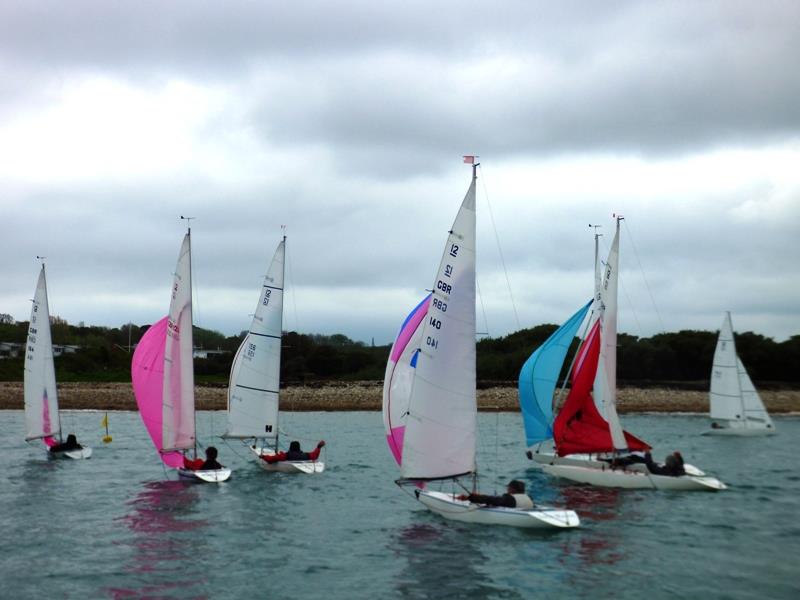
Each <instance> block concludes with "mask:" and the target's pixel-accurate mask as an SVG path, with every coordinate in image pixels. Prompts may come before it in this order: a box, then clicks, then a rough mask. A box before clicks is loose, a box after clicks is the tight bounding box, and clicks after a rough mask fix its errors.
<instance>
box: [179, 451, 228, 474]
mask: <svg viewBox="0 0 800 600" xmlns="http://www.w3.org/2000/svg"><path fill="white" fill-rule="evenodd" d="M183 466H184V467H185V468H186V469H191V470H192V471H216V470H218V469H224V468H225V467H224V466H222V465H221V464H219V463H218V462H217V449H216V448H215V447H214V446H209V447H208V448H206V459H205V460H203V459H202V458H196V459H194V460H192V459H189V458H186V457H184V459H183Z"/></svg>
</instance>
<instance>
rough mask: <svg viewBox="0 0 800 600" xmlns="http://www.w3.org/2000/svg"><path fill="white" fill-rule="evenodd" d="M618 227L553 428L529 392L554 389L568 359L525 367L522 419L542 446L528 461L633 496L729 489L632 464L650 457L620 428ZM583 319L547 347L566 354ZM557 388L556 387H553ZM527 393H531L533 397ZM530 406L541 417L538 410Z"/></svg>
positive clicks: (701, 476) (697, 476) (699, 476)
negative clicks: (548, 442) (548, 443)
mask: <svg viewBox="0 0 800 600" xmlns="http://www.w3.org/2000/svg"><path fill="white" fill-rule="evenodd" d="M620 220H621V218H617V224H616V234H615V236H614V241H613V242H612V244H611V250H610V252H609V255H608V260H607V261H606V265H605V270H604V274H603V277H602V279H601V281H600V282H599V283H600V285H599V288H598V285H597V280H595V281H596V283H595V299H594V304H595V307H594V310H593V312H592V316H591V317H590V320H589V331H588V333H587V335H586V338H585V339H584V341H583V343H582V344H581V346H580V348H579V349H578V354H577V356H576V358H575V360H574V364H573V368H572V373H571V387H570V390H569V394H568V395H567V398H566V400H565V401H564V405H563V406H562V407H561V409H560V411H559V412H558V414H557V415H556V417H555V420H554V421H553V422H552V426H551V424H550V423H549V422H547V421H546V419H549V418H550V415H551V414H552V413H549V412H548V411H547V407H546V405H545V407H544V408H540V407H538V406H537V405H536V404H532V403H531V402H530V400H529V399H528V398H527V397H526V395H524V394H523V391H524V390H530V389H535V383H536V382H537V380H541V381H549V382H554V380H555V379H557V377H558V372H559V371H560V369H561V364H562V362H563V356H564V354H565V353H564V352H560V351H559V352H555V351H553V352H552V357H555V356H559V357H562V358H561V360H562V362H557V361H555V359H554V358H549V359H548V360H538V361H531V362H533V363H535V364H530V363H526V365H525V366H524V367H523V369H522V372H521V373H520V384H519V385H520V391H521V393H520V402H521V406H522V409H523V418H525V419H526V429H527V430H528V431H529V432H534V434H535V435H533V436H532V435H530V434H529V435H528V441H529V444H530V445H533V444H537V445H536V446H535V448H531V449H530V450H529V451H528V456H529V458H531V459H532V460H533V461H535V463H536V464H537V465H538V466H540V467H541V468H542V470H544V471H545V472H546V473H549V474H551V475H555V476H557V477H562V478H564V479H570V480H572V481H577V482H580V483H588V484H591V485H597V486H603V487H619V488H632V489H671V490H708V491H717V490H723V489H725V488H726V486H725V484H724V483H722V482H721V481H719V480H718V479H716V478H714V477H711V476H708V475H706V474H705V473H703V472H702V471H701V470H700V469H698V468H697V467H694V466H693V465H690V464H685V465H683V467H684V470H685V473H684V474H683V475H680V476H673V475H668V474H656V473H654V472H651V471H650V470H649V469H648V467H647V466H646V465H645V464H641V463H639V462H633V463H630V462H629V460H636V458H635V457H636V456H637V455H635V454H633V453H634V452H636V453H643V452H646V451H649V450H650V446H649V445H648V444H647V443H646V442H644V441H643V440H641V439H639V438H637V437H636V436H634V435H632V434H630V433H628V432H627V431H624V430H623V429H622V424H621V422H620V419H619V415H618V414H617V409H616V398H617V288H618V279H619V222H620ZM583 311H584V312H585V308H584V309H583ZM580 315H581V311H579V312H578V313H576V315H574V316H573V318H572V319H570V320H569V321H568V322H567V323H565V324H564V326H562V327H561V328H559V329H558V330H557V331H556V332H555V333H554V334H553V336H551V339H548V340H547V341H546V342H545V344H544V347H545V348H546V347H548V346H550V345H553V347H554V348H556V349H557V348H558V347H561V348H562V349H563V347H564V345H565V344H567V343H568V342H567V341H564V340H563V339H562V338H564V337H566V338H568V340H569V341H571V339H572V336H573V335H574V332H575V331H576V330H577V328H578V325H579V322H575V320H576V319H579V318H582V316H580ZM565 332H566V333H565ZM551 340H556V341H557V343H555V342H553V341H551ZM537 352H539V351H538V350H537ZM533 358H534V357H533V356H532V357H531V359H533ZM552 385H553V387H554V383H552ZM525 393H526V394H528V392H527V391H526V392H525ZM547 393H548V392H545V393H543V394H541V393H540V394H539V397H540V399H539V400H538V401H537V402H538V404H539V405H541V404H543V403H544V402H546V401H550V398H552V387H551V388H549V394H550V398H547V399H546V400H545V398H546V395H547ZM596 396H599V398H595V397H596ZM600 399H601V400H602V409H603V412H604V413H605V414H604V415H601V414H600V410H599V409H598V407H597V406H596V404H595V401H596V400H600ZM531 406H534V408H536V410H532V409H531V408H530V407H531ZM529 418H530V419H533V420H542V422H541V423H539V424H538V425H536V424H533V425H531V424H528V423H527V419H529ZM540 434H546V435H552V437H553V441H554V444H553V451H552V452H550V451H542V447H541V442H542V440H543V439H545V438H544V437H536V436H539V435H540ZM612 461H614V464H613V466H612ZM654 470H656V469H655V467H654Z"/></svg>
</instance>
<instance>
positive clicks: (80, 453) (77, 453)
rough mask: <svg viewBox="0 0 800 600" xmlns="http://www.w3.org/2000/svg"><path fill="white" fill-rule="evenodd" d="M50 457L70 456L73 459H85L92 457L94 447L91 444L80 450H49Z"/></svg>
mask: <svg viewBox="0 0 800 600" xmlns="http://www.w3.org/2000/svg"><path fill="white" fill-rule="evenodd" d="M47 455H48V456H49V457H50V458H55V459H59V458H69V459H72V460H83V459H86V458H92V449H91V448H90V447H89V446H84V447H83V448H81V449H80V450H67V451H66V452H50V451H48V452H47Z"/></svg>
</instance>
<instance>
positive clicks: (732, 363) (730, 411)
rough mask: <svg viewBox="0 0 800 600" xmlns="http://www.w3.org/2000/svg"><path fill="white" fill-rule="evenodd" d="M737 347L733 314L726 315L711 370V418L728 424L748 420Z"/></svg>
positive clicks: (727, 313)
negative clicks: (734, 338)
mask: <svg viewBox="0 0 800 600" xmlns="http://www.w3.org/2000/svg"><path fill="white" fill-rule="evenodd" d="M737 362H738V360H737V357H736V345H735V343H734V341H733V325H732V323H731V313H729V312H726V313H725V319H724V320H723V321H722V327H721V328H720V330H719V337H718V338H717V347H716V349H715V350H714V362H713V365H712V367H711V391H710V392H709V400H710V403H711V418H712V419H720V420H724V421H738V420H742V419H744V405H743V403H742V390H741V383H740V381H739V368H738V366H737Z"/></svg>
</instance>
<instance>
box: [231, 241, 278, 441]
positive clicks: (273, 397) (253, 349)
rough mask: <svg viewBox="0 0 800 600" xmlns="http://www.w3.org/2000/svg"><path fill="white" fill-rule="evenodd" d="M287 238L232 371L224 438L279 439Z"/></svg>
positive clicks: (275, 258)
mask: <svg viewBox="0 0 800 600" xmlns="http://www.w3.org/2000/svg"><path fill="white" fill-rule="evenodd" d="M285 257H286V238H285V237H284V238H283V240H281V242H280V243H279V244H278V247H277V248H276V250H275V254H274V255H273V257H272V261H271V262H270V265H269V267H268V269H267V272H266V274H265V276H264V282H263V284H262V287H261V293H260V294H259V299H258V304H257V305H256V310H255V312H254V313H253V320H252V322H251V324H250V329H249V331H248V333H247V335H246V336H245V338H244V340H242V343H241V345H240V346H239V349H238V351H237V352H236V356H235V358H234V361H233V365H232V366H231V377H230V384H229V386H228V428H227V431H226V433H225V436H226V437H238V438H252V437H257V438H263V439H266V440H268V441H270V442H272V443H276V441H277V436H278V418H279V396H280V370H281V336H282V330H283V286H284V279H285V277H284V273H285V263H286V260H285Z"/></svg>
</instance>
